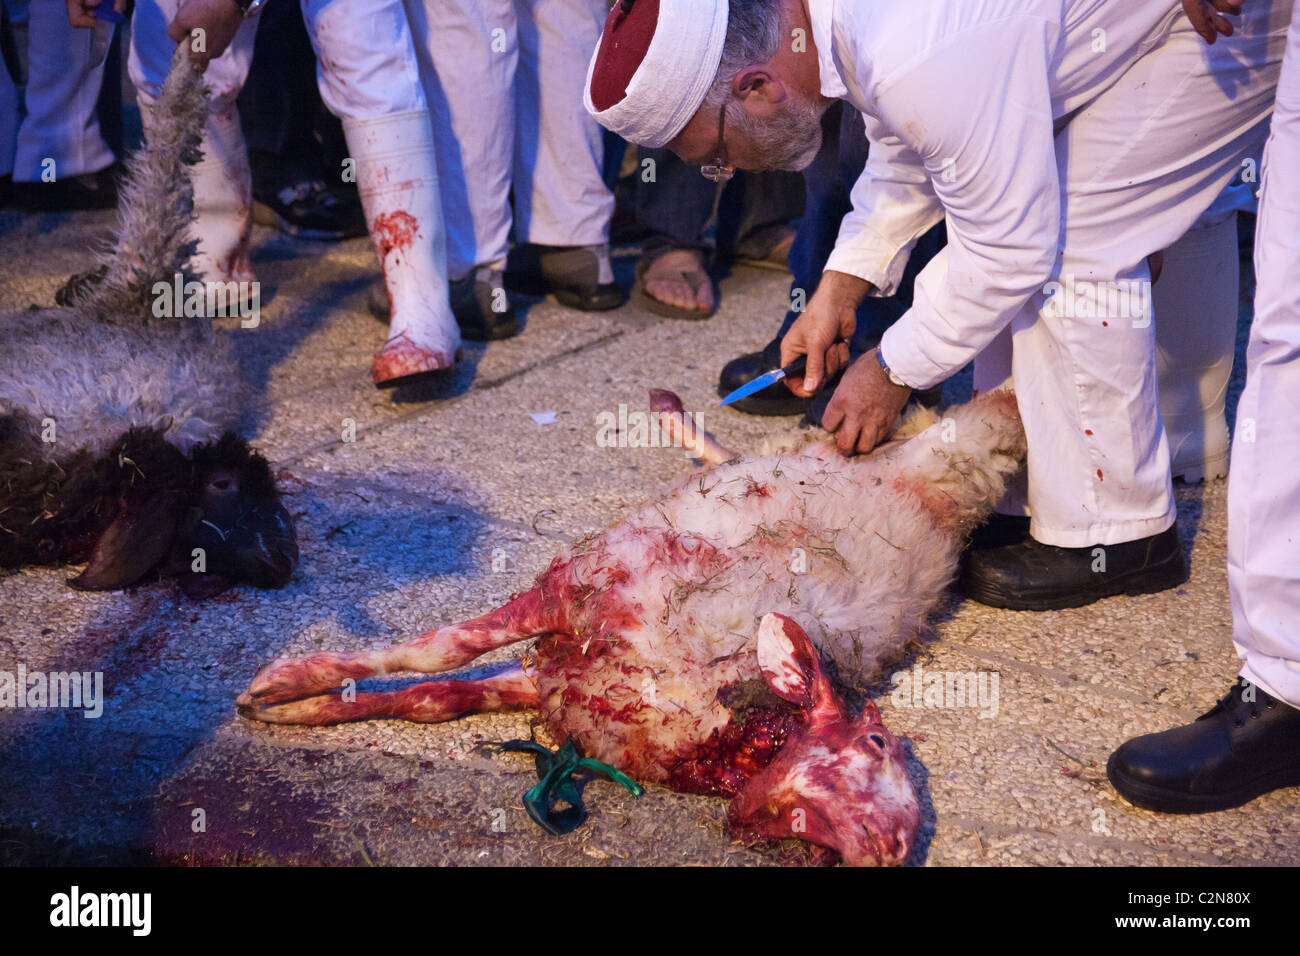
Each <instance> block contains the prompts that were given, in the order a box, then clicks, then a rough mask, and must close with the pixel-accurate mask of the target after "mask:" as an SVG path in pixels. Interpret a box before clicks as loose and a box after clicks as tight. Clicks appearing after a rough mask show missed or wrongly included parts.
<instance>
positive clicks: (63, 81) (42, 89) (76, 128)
mask: <svg viewBox="0 0 1300 956" xmlns="http://www.w3.org/2000/svg"><path fill="white" fill-rule="evenodd" d="M28 10H29V12H28V19H27V31H28V33H27V36H28V47H27V60H28V67H27V72H28V75H27V116H26V117H24V118H23V121H22V124H21V125H20V126H19V128H18V140H17V146H16V149H15V152H14V162H13V174H14V180H15V181H16V182H29V183H30V182H40V181H41V180H42V174H43V173H44V172H45V170H46V169H47V168H48V167H49V163H48V162H47V161H48V160H53V161H54V168H53V175H54V176H55V177H56V178H57V179H64V178H67V177H69V176H79V175H81V174H82V173H94V172H98V171H99V170H101V169H105V168H107V167H108V166H111V165H112V163H113V158H114V157H113V151H112V150H111V149H109V148H108V144H107V143H106V142H104V137H103V136H102V135H100V131H99V117H98V116H97V114H96V112H95V104H96V102H97V101H98V99H99V90H100V86H101V85H102V84H103V81H104V64H103V63H100V64H98V65H94V66H92V65H91V61H92V59H93V57H92V54H91V45H92V44H93V43H94V39H95V37H94V31H93V30H78V29H76V28H75V27H73V26H72V25H71V24H69V23H68V11H67V7H66V6H65V5H64V4H62V3H56V2H52V0H33V2H32V3H31V4H30V5H29V8H28ZM46 178H48V177H46Z"/></svg>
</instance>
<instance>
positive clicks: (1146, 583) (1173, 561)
mask: <svg viewBox="0 0 1300 956" xmlns="http://www.w3.org/2000/svg"><path fill="white" fill-rule="evenodd" d="M1186 580H1187V559H1186V558H1185V557H1184V556H1183V549H1182V546H1181V545H1180V544H1179V542H1178V527H1177V525H1173V526H1171V527H1169V528H1168V529H1167V530H1165V531H1162V532H1161V533H1160V534H1156V535H1152V536H1151V537H1149V538H1140V539H1139V540H1137V541H1126V542H1124V543H1122V544H1108V545H1094V546H1092V547H1085V548H1058V547H1055V546H1053V545H1050V544H1042V543H1041V542H1038V541H1035V540H1034V539H1033V538H1029V537H1027V538H1025V539H1024V540H1022V541H1018V542H1015V543H1013V544H1006V545H1002V546H1001V547H991V548H984V549H982V550H970V549H968V550H966V551H965V552H963V553H962V560H961V567H960V570H959V571H958V576H957V588H958V590H959V591H960V592H961V593H962V594H964V595H965V596H966V597H969V598H970V599H971V600H973V601H978V602H979V603H980V604H987V605H988V606H989V607H1001V608H1009V609H1010V610H1013V611H1054V610H1059V609H1061V608H1067V607H1082V606H1083V605H1085V604H1091V603H1092V602H1093V601H1098V600H1100V599H1102V598H1105V597H1112V596H1114V595H1117V594H1130V595H1133V594H1152V593H1154V592H1156V591H1164V590H1166V589H1168V588H1172V587H1177V586H1178V585H1180V584H1182V583H1183V582H1184V581H1186Z"/></svg>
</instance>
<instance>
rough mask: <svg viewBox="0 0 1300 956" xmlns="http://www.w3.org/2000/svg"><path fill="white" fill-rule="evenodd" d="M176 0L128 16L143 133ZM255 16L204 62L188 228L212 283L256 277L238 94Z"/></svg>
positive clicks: (156, 1) (195, 263) (152, 2)
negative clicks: (203, 113)
mask: <svg viewBox="0 0 1300 956" xmlns="http://www.w3.org/2000/svg"><path fill="white" fill-rule="evenodd" d="M179 6H180V0H140V2H139V3H137V4H136V7H135V13H134V14H133V15H132V19H131V56H130V59H129V61H128V70H129V72H130V74H131V82H132V83H134V84H135V89H136V99H137V101H138V102H139V104H140V113H141V117H142V119H143V121H144V127H145V133H146V135H148V132H149V129H150V124H151V123H152V122H153V119H152V113H151V110H152V107H153V104H154V102H155V101H156V100H157V98H158V92H159V90H160V89H161V88H162V82H163V80H164V79H165V78H166V76H167V71H168V69H169V68H170V67H171V59H172V54H173V53H174V52H175V50H176V44H175V43H173V42H172V41H171V40H170V39H168V37H167V24H168V23H169V22H170V21H171V19H172V17H173V16H175V14H176V10H177V8H178V7H179ZM256 30H257V18H256V17H254V18H252V19H249V20H245V21H244V23H243V24H241V25H240V27H239V32H238V33H236V34H235V39H234V40H233V41H232V42H231V44H230V48H229V49H227V50H226V52H225V53H223V54H221V56H219V57H217V58H216V59H215V60H213V61H212V62H211V63H209V64H208V68H207V71H206V72H205V73H204V85H205V86H206V87H207V88H208V122H207V126H206V127H205V129H204V131H203V144H202V149H203V156H202V158H201V159H200V160H199V161H198V162H197V163H195V164H194V166H192V167H191V168H190V180H191V181H192V182H193V183H194V217H195V219H194V227H193V230H192V232H193V235H194V237H195V238H196V239H197V240H198V243H199V246H198V251H197V252H196V253H195V255H194V259H193V260H191V267H192V268H193V269H194V271H195V272H197V273H198V274H199V275H200V276H202V277H203V278H204V279H207V280H210V281H214V282H231V281H233V282H251V281H254V280H255V279H256V276H255V275H254V274H253V267H252V264H251V263H250V262H249V259H248V243H249V238H250V237H251V235H252V230H253V184H252V174H251V173H250V171H249V168H248V150H247V149H246V148H245V146H244V134H243V132H242V131H241V130H240V128H239V114H238V112H237V110H236V108H235V100H236V98H237V97H238V96H239V91H240V89H241V88H242V87H243V85H244V78H245V77H247V76H248V68H249V65H250V64H251V63H252V61H253V41H254V39H255V35H256Z"/></svg>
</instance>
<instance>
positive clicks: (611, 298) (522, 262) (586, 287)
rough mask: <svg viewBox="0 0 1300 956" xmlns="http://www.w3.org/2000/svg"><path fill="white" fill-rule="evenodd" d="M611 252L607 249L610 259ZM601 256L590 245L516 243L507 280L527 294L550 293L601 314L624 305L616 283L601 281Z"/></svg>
mask: <svg viewBox="0 0 1300 956" xmlns="http://www.w3.org/2000/svg"><path fill="white" fill-rule="evenodd" d="M608 254H609V250H608V248H606V249H605V255H606V256H608ZM600 263H601V257H600V256H599V255H598V254H597V253H596V251H595V250H594V249H593V248H592V247H591V246H539V245H532V244H529V243H522V242H521V243H516V244H515V246H514V247H513V248H512V249H511V250H510V263H509V265H508V266H507V269H506V279H507V281H508V282H509V283H510V285H511V286H512V287H513V288H515V289H518V290H519V291H520V292H524V293H534V294H541V295H545V294H546V293H547V292H551V293H553V294H554V295H555V298H556V299H558V300H559V301H560V303H561V304H562V305H567V306H568V307H569V308H571V309H581V310H582V311H583V312H602V311H604V310H605V309H616V308H618V307H619V306H620V305H622V304H623V290H622V288H621V287H620V286H619V285H618V283H617V282H601V281H600V271H601V269H600Z"/></svg>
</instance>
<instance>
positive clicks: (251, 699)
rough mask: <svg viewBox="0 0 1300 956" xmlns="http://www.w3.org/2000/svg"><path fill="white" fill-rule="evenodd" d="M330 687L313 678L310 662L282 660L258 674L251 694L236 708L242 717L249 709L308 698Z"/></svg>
mask: <svg viewBox="0 0 1300 956" xmlns="http://www.w3.org/2000/svg"><path fill="white" fill-rule="evenodd" d="M330 686H333V685H330V684H326V685H324V686H322V684H321V681H320V679H319V678H317V677H315V676H314V675H313V669H312V667H311V665H310V663H309V662H308V661H307V660H304V659H302V658H293V657H282V658H280V659H279V660H274V661H271V663H269V664H267V665H266V666H265V667H263V668H262V669H261V670H260V671H258V672H257V676H256V677H254V678H253V682H252V683H251V684H249V685H248V690H246V691H244V692H243V693H242V694H240V695H239V697H238V698H237V699H236V700H235V704H236V706H238V707H239V710H240V713H243V712H244V710H246V709H248V708H254V707H261V706H263V705H265V704H274V703H278V702H280V701H285V700H293V699H294V698H296V697H305V696H307V695H308V694H315V693H318V692H320V691H322V690H326V689H328V688H329V687H330ZM245 716H251V715H247V714H246V715H245Z"/></svg>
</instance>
